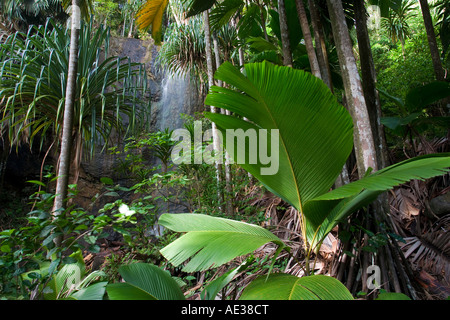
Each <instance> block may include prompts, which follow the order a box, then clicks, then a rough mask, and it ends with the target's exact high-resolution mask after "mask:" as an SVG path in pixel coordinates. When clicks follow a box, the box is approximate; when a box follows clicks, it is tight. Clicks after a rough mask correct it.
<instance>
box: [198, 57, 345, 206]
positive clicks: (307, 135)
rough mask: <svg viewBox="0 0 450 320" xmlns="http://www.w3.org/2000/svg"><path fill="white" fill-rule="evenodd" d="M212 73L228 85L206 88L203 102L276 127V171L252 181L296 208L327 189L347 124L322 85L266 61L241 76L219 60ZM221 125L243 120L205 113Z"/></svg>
mask: <svg viewBox="0 0 450 320" xmlns="http://www.w3.org/2000/svg"><path fill="white" fill-rule="evenodd" d="M215 77H216V78H217V79H218V80H222V81H224V82H225V83H227V84H229V85H230V86H231V89H228V88H220V87H212V88H211V90H210V93H209V94H208V96H207V99H206V102H205V103H206V104H208V105H213V106H215V107H218V108H224V109H227V110H230V111H231V112H233V113H235V114H237V115H238V116H242V117H245V118H247V119H248V121H249V122H251V123H252V124H253V125H254V127H255V128H259V129H266V130H272V129H275V130H279V160H280V165H279V168H280V170H279V171H278V172H277V173H276V174H273V175H261V174H260V172H259V166H258V164H257V165H253V164H248V163H247V164H242V165H241V166H242V167H243V168H244V169H246V170H248V171H249V172H250V173H252V174H253V175H254V176H255V177H256V178H257V179H258V180H260V181H261V182H262V183H263V184H265V185H266V186H267V187H268V188H269V189H270V190H274V191H277V192H276V193H277V194H278V195H279V196H281V197H282V198H283V199H284V200H286V201H287V202H289V203H290V204H292V205H293V206H294V207H295V208H296V209H297V210H299V211H300V212H302V206H303V203H305V202H306V201H308V200H310V199H313V198H315V197H317V196H319V195H321V194H323V193H325V192H327V191H328V190H329V188H330V187H331V186H332V185H333V183H334V181H335V180H336V178H337V176H338V175H339V173H340V172H341V170H342V167H343V165H344V164H345V161H346V160H347V157H348V156H349V155H350V152H351V150H352V146H353V123H352V119H351V117H350V115H349V113H348V112H347V111H346V110H345V108H344V107H343V106H342V105H340V104H339V103H338V102H337V100H336V98H335V97H334V96H333V94H332V93H331V92H330V90H329V89H328V87H327V86H326V85H325V84H324V83H323V82H322V81H320V80H319V79H317V78H315V77H314V76H312V75H311V74H309V73H307V72H304V71H301V70H294V69H292V68H287V67H280V66H276V65H273V64H271V63H268V62H263V63H251V64H246V65H245V75H244V74H242V73H241V72H240V71H239V70H238V69H237V68H236V67H234V66H233V65H231V64H230V63H223V64H222V65H221V66H220V68H219V69H218V70H217V72H216V74H215ZM206 116H207V117H208V118H210V119H211V120H213V121H214V122H215V123H216V124H217V126H218V127H219V128H220V129H221V130H222V131H224V130H226V129H229V128H239V127H241V126H242V125H243V121H242V119H240V118H239V117H238V116H222V115H218V114H207V115H206Z"/></svg>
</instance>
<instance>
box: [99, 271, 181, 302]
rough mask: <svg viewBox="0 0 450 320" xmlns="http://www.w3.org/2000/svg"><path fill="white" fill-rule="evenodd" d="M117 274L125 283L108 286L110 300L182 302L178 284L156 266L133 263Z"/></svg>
mask: <svg viewBox="0 0 450 320" xmlns="http://www.w3.org/2000/svg"><path fill="white" fill-rule="evenodd" d="M119 272H120V275H121V276H122V278H123V279H124V280H125V282H122V283H111V284H108V286H107V289H106V290H107V292H108V296H109V298H110V299H111V300H184V295H183V293H182V292H181V289H180V287H179V285H178V283H177V282H176V281H175V280H174V279H172V277H171V276H170V274H169V273H168V272H167V271H165V270H162V269H160V268H159V267H157V266H154V265H150V264H144V263H135V264H130V265H126V266H122V267H121V268H120V269H119Z"/></svg>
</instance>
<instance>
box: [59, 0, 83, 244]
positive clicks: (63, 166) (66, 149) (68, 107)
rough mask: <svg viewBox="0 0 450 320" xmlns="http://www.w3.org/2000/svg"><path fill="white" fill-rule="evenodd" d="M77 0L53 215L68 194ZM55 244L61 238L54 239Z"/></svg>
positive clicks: (76, 34) (74, 89) (75, 75)
mask: <svg viewBox="0 0 450 320" xmlns="http://www.w3.org/2000/svg"><path fill="white" fill-rule="evenodd" d="M80 19H81V17H80V10H79V0H72V18H71V23H72V25H71V36H70V49H69V50H70V53H69V70H68V75H67V85H66V97H65V104H64V122H63V127H62V137H61V151H60V155H59V166H58V179H57V181H56V195H55V201H54V204H53V215H54V216H58V215H59V214H61V213H62V210H64V207H65V205H66V198H67V194H68V185H69V173H70V160H71V149H72V128H73V108H74V103H75V99H76V97H75V94H76V85H77V83H76V81H77V65H78V40H79V34H80ZM55 242H56V244H57V245H59V244H60V243H61V239H56V241H55Z"/></svg>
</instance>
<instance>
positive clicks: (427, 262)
mask: <svg viewBox="0 0 450 320" xmlns="http://www.w3.org/2000/svg"><path fill="white" fill-rule="evenodd" d="M449 227H450V215H447V216H444V217H442V218H440V219H439V220H437V221H436V222H435V223H434V224H433V225H432V227H431V228H430V229H429V230H428V231H425V232H423V233H422V234H417V235H414V236H412V237H407V238H405V239H404V240H405V242H404V244H403V245H402V246H401V248H402V250H403V252H404V255H405V258H407V259H409V260H410V261H411V264H412V265H413V266H414V267H415V269H416V270H419V269H424V270H426V271H428V272H429V273H431V274H433V275H436V276H437V277H439V278H442V279H443V280H444V281H445V282H446V283H447V285H450V232H449Z"/></svg>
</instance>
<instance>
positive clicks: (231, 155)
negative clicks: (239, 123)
mask: <svg viewBox="0 0 450 320" xmlns="http://www.w3.org/2000/svg"><path fill="white" fill-rule="evenodd" d="M215 132H216V137H215V138H213V130H212V129H208V130H206V131H205V132H203V129H202V122H201V121H195V122H194V130H193V135H194V136H193V137H192V132H191V131H189V130H187V129H176V130H174V131H173V132H172V139H173V140H175V141H179V143H178V144H177V145H176V146H175V147H174V148H173V150H172V154H171V157H172V161H173V163H174V164H193V163H194V164H201V163H208V164H213V163H219V164H223V163H224V162H225V161H227V162H228V163H230V164H233V163H237V164H260V165H261V167H260V174H261V175H274V174H276V173H277V172H278V169H279V132H278V129H271V130H267V129H258V130H256V129H253V128H250V129H247V130H244V129H226V130H225V137H224V135H223V134H222V132H221V131H220V130H216V131H215ZM180 139H181V141H180ZM203 143H206V147H203ZM225 147H226V148H225ZM225 149H226V152H225Z"/></svg>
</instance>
